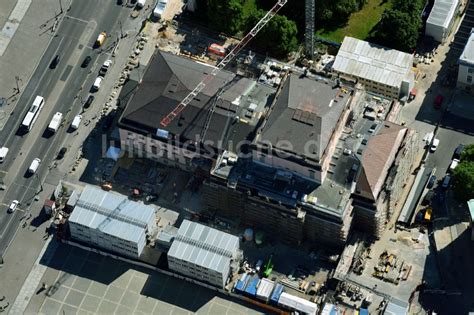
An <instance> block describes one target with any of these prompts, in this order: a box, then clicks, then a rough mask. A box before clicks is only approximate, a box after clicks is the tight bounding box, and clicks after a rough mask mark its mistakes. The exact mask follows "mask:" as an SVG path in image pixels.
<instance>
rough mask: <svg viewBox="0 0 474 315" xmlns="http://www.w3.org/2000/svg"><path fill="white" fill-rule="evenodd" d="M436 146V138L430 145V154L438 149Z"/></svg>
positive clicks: (437, 142)
mask: <svg viewBox="0 0 474 315" xmlns="http://www.w3.org/2000/svg"><path fill="white" fill-rule="evenodd" d="M438 145H439V139H438V138H434V140H433V143H432V144H431V148H430V150H431V152H435V151H436V149H437V148H438Z"/></svg>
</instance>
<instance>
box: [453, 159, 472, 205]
mask: <svg viewBox="0 0 474 315" xmlns="http://www.w3.org/2000/svg"><path fill="white" fill-rule="evenodd" d="M453 188H454V194H455V196H456V198H458V199H459V200H462V201H467V200H469V199H472V198H474V160H473V161H462V162H461V163H459V165H458V166H457V167H456V168H455V169H454V171H453Z"/></svg>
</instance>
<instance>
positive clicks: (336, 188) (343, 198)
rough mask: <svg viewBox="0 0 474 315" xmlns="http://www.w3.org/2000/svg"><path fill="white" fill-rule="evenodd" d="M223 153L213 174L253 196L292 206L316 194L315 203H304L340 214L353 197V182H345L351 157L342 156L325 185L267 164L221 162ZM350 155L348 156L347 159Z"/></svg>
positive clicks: (247, 161)
mask: <svg viewBox="0 0 474 315" xmlns="http://www.w3.org/2000/svg"><path fill="white" fill-rule="evenodd" d="M226 156H227V157H228V153H227V154H226V153H224V154H223V155H221V156H220V157H219V159H218V161H217V166H216V167H215V168H214V169H213V170H212V175H214V176H216V177H219V178H222V179H224V180H226V181H227V185H228V186H230V187H235V188H237V189H239V188H241V189H247V190H250V191H251V192H252V193H253V194H254V196H258V197H261V198H268V199H270V200H273V201H275V202H280V203H281V204H282V205H285V206H287V207H290V208H295V207H296V206H297V205H298V204H300V205H301V204H302V202H303V201H302V200H303V198H304V196H305V195H308V196H312V197H316V198H317V203H316V205H312V204H309V203H304V205H306V206H307V207H310V208H312V209H314V210H316V211H323V212H325V213H327V214H330V215H336V216H340V215H342V213H343V210H344V207H345V205H346V202H347V201H348V200H349V197H350V190H349V188H350V187H351V186H350V183H349V184H348V183H346V177H347V172H346V168H347V167H349V168H350V167H351V166H352V163H351V162H350V161H349V158H348V157H345V158H343V159H341V161H340V163H339V165H338V168H337V172H335V174H334V175H333V176H331V178H329V179H327V180H326V181H325V182H324V183H323V184H322V185H319V184H317V183H315V182H314V181H311V180H309V179H306V178H304V177H302V176H300V175H298V174H296V173H292V172H288V171H285V170H281V169H276V168H272V167H270V166H268V165H265V164H262V163H259V162H253V161H252V160H246V159H240V160H237V162H235V163H234V164H233V165H229V164H228V162H225V163H222V160H223V157H226ZM346 158H347V159H346Z"/></svg>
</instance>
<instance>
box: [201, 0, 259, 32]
mask: <svg viewBox="0 0 474 315" xmlns="http://www.w3.org/2000/svg"><path fill="white" fill-rule="evenodd" d="M256 10H257V6H256V4H255V0H226V1H222V0H207V16H208V20H209V23H210V24H211V27H212V28H214V29H217V30H219V31H221V32H225V33H227V34H230V35H235V34H238V33H240V32H243V31H244V30H245V27H246V25H247V20H248V18H249V17H251V16H253V15H255V11H256Z"/></svg>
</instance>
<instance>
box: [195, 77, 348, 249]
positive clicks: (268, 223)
mask: <svg viewBox="0 0 474 315" xmlns="http://www.w3.org/2000/svg"><path fill="white" fill-rule="evenodd" d="M351 100H352V97H351V95H350V93H349V91H348V90H346V89H344V88H341V87H338V86H335V85H334V82H330V81H316V80H313V79H309V78H304V77H301V76H298V75H289V76H288V77H287V78H286V81H285V82H284V83H283V86H282V88H281V92H280V94H279V95H278V96H277V100H276V101H275V103H274V104H273V105H272V108H271V110H270V112H269V114H268V116H267V117H266V118H265V120H264V123H263V124H262V126H261V127H260V128H259V129H258V130H257V135H256V139H255V140H254V142H253V144H252V145H251V154H250V155H251V156H247V157H240V158H239V157H237V156H236V155H235V154H233V153H231V152H225V153H224V154H223V155H222V156H221V157H220V159H219V160H218V161H217V164H216V167H215V168H214V169H213V170H212V174H211V178H210V179H209V180H207V181H206V182H205V186H204V194H205V199H206V203H207V207H208V209H209V210H211V211H216V213H218V214H220V215H224V216H228V217H233V218H240V220H241V222H243V223H245V224H249V225H252V226H254V227H256V228H259V229H262V230H265V231H267V232H268V234H269V235H278V236H279V238H280V239H283V240H285V241H287V242H289V243H300V242H302V241H303V240H305V239H306V240H310V241H319V242H322V243H325V244H328V245H333V246H342V245H343V244H344V243H345V241H346V240H347V236H348V234H349V229H350V226H351V220H352V210H351V202H350V198H349V197H350V190H349V188H350V183H347V182H346V174H345V173H344V171H345V170H344V171H342V170H339V169H334V167H333V166H332V165H331V160H332V157H333V155H334V151H335V149H336V144H337V142H338V140H339V137H340V135H341V133H342V129H343V127H344V124H345V121H346V120H347V118H348V116H349V113H350V112H351V105H352V102H351ZM346 159H350V157H346V156H344V157H342V158H341V160H346ZM341 165H342V164H341Z"/></svg>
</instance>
